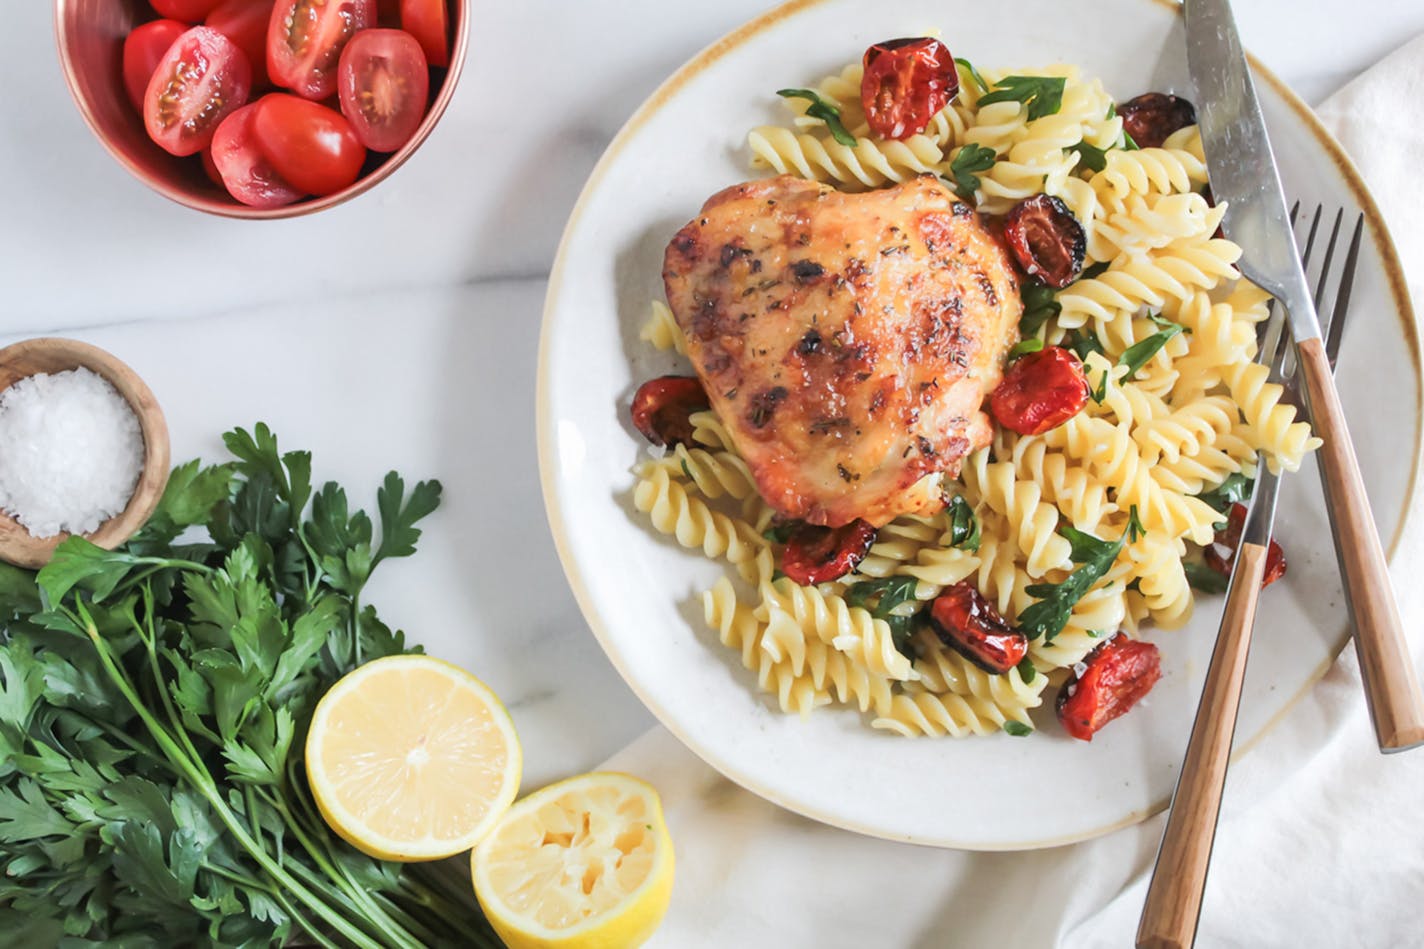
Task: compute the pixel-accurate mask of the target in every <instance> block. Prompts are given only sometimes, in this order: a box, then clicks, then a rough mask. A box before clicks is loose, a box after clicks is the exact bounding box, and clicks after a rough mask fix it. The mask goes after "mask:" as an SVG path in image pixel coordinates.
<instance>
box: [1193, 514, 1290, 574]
mask: <svg viewBox="0 0 1424 949" xmlns="http://www.w3.org/2000/svg"><path fill="white" fill-rule="evenodd" d="M1245 528H1246V505H1244V504H1233V505H1231V511H1230V513H1229V514H1227V516H1226V526H1225V527H1223V528H1222V529H1221V530H1219V531H1217V532H1216V538H1215V540H1213V541H1212V543H1211V546H1209V547H1207V549H1206V550H1205V551H1203V552H1202V559H1203V560H1205V561H1206V565H1207V566H1208V567H1210V568H1211V569H1213V570H1215V571H1216V572H1217V573H1219V574H1221V575H1222V576H1223V577H1229V576H1231V567H1232V565H1233V564H1234V563H1235V562H1236V551H1237V550H1239V549H1240V548H1241V532H1242V531H1243V530H1244V529H1245ZM1219 548H1225V550H1226V553H1224V554H1223V553H1222V552H1221V550H1220V549H1219ZM1285 575H1286V552H1285V549H1284V548H1282V547H1281V545H1280V544H1278V543H1276V539H1275V538H1274V537H1273V538H1271V543H1270V545H1269V546H1267V547H1266V570H1265V573H1263V574H1262V576H1261V587H1262V588H1263V589H1264V588H1265V587H1268V586H1270V585H1271V584H1273V583H1275V582H1276V581H1277V580H1279V579H1280V578H1281V577H1283V576H1285Z"/></svg>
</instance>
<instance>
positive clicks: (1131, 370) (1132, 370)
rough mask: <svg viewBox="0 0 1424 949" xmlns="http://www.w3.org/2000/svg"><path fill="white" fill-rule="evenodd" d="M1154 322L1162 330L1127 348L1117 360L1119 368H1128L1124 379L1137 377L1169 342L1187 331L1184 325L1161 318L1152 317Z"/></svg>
mask: <svg viewBox="0 0 1424 949" xmlns="http://www.w3.org/2000/svg"><path fill="white" fill-rule="evenodd" d="M1152 322H1154V323H1156V324H1157V325H1158V326H1160V327H1162V329H1160V330H1158V331H1157V332H1156V333H1153V334H1152V335H1151V336H1149V337H1147V338H1146V339H1142V340H1138V341H1137V342H1135V343H1133V344H1132V345H1131V346H1129V347H1127V349H1125V350H1123V353H1122V355H1121V356H1119V357H1118V359H1117V364H1118V365H1119V366H1126V367H1127V375H1126V376H1124V377H1123V378H1125V379H1131V378H1132V377H1133V376H1135V375H1136V374H1137V370H1139V369H1141V368H1142V367H1143V366H1145V365H1147V361H1148V360H1149V359H1151V358H1152V357H1153V356H1155V355H1157V353H1158V352H1159V351H1160V350H1161V349H1162V347H1163V346H1166V345H1167V342H1168V341H1169V340H1171V339H1172V338H1173V337H1175V336H1180V335H1181V334H1182V333H1183V332H1184V331H1185V330H1186V327H1185V326H1183V325H1182V324H1180V323H1173V322H1170V321H1168V320H1164V319H1162V318H1161V317H1156V316H1154V317H1152Z"/></svg>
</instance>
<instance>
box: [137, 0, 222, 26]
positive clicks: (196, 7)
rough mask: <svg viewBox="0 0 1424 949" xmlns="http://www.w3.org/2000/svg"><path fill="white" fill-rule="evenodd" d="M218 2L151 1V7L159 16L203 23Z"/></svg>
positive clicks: (194, 0) (201, 0)
mask: <svg viewBox="0 0 1424 949" xmlns="http://www.w3.org/2000/svg"><path fill="white" fill-rule="evenodd" d="M217 2H218V0H150V6H152V7H153V9H154V10H156V11H157V12H158V15H159V16H166V17H168V18H169V19H173V20H182V21H183V22H184V23H201V22H203V17H205V16H207V15H208V11H209V10H211V9H212V8H213V7H214V6H216V5H217Z"/></svg>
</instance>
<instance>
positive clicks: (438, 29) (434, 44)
mask: <svg viewBox="0 0 1424 949" xmlns="http://www.w3.org/2000/svg"><path fill="white" fill-rule="evenodd" d="M400 11H401V16H400V19H401V29H403V30H405V31H406V32H407V33H409V34H410V35H411V36H414V37H415V39H416V41H417V42H418V43H420V48H421V49H423V50H424V51H425V61H426V62H428V63H429V64H430V65H432V66H448V65H450V24H449V16H448V12H447V11H446V9H445V0H401V5H400Z"/></svg>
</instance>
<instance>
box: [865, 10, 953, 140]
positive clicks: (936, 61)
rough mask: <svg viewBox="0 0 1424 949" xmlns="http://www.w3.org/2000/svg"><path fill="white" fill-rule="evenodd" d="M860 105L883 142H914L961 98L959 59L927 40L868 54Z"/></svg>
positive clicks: (895, 43)
mask: <svg viewBox="0 0 1424 949" xmlns="http://www.w3.org/2000/svg"><path fill="white" fill-rule="evenodd" d="M864 64H865V73H864V75H863V76H862V77H861V80H860V102H861V105H863V106H864V107H865V120H866V122H868V123H869V124H870V127H871V128H872V129H874V130H875V131H876V132H877V133H878V134H879V135H880V136H881V137H883V138H897V139H898V138H909V137H910V136H911V135H917V134H919V133H920V132H923V131H924V130H925V127H926V126H928V125H929V124H930V119H932V118H934V117H935V115H936V114H937V113H938V112H939V110H940V109H943V108H944V107H945V106H946V105H948V104H949V101H950V100H951V99H953V98H954V97H955V96H956V95H958V94H959V70H958V69H957V68H956V67H955V65H954V56H953V55H952V54H951V53H950V51H949V48H948V47H947V46H945V45H944V44H943V43H941V42H940V41H939V40H936V39H930V38H929V37H925V36H918V37H910V38H908V39H900V40H886V41H885V42H883V43H876V44H875V45H874V46H872V47H870V48H869V49H867V50H866V51H865V57H864Z"/></svg>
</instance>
